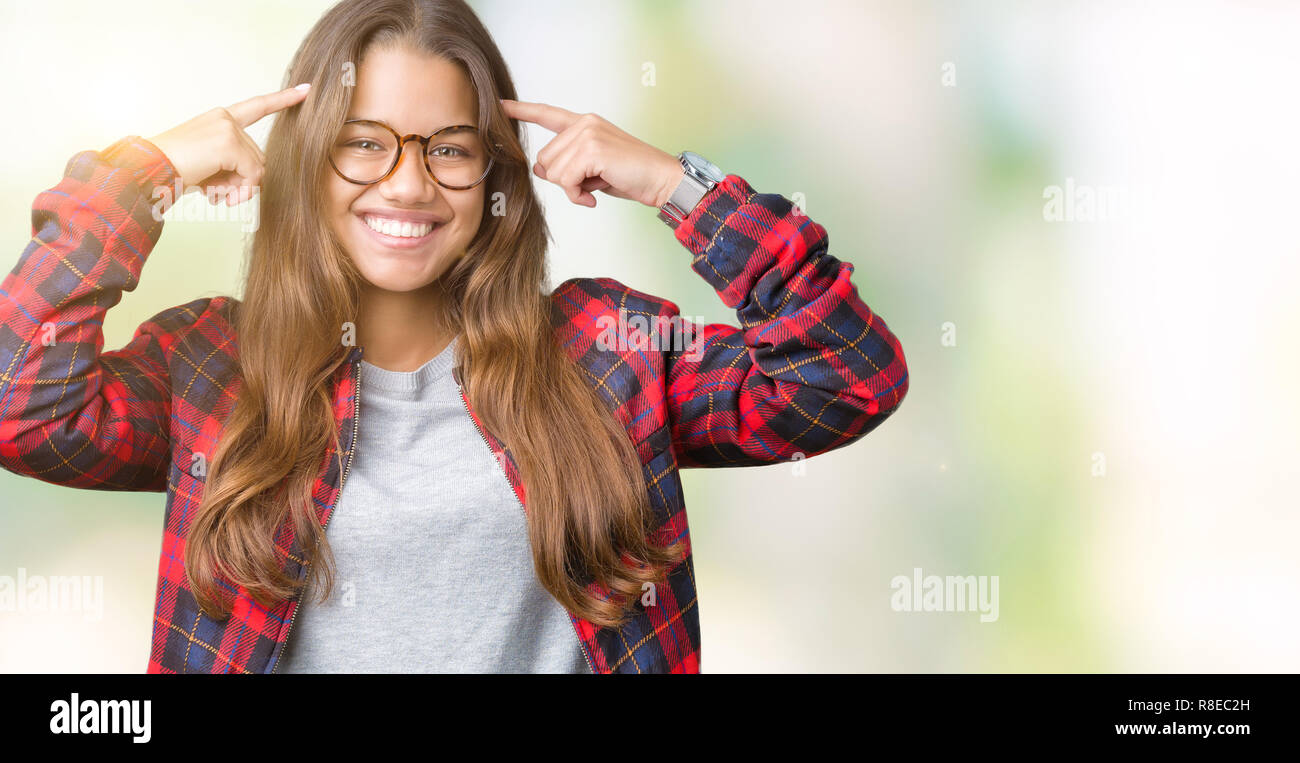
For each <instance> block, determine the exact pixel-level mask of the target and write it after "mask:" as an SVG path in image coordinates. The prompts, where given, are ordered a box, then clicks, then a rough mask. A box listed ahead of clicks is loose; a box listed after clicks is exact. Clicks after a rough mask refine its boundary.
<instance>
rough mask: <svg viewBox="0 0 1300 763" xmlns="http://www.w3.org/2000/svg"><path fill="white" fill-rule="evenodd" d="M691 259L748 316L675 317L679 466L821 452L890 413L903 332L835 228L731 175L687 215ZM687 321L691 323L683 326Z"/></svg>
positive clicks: (672, 416)
mask: <svg viewBox="0 0 1300 763" xmlns="http://www.w3.org/2000/svg"><path fill="white" fill-rule="evenodd" d="M676 237H677V240H678V241H679V242H681V244H682V245H684V246H685V247H686V248H687V249H688V250H690V252H691V254H692V255H693V260H692V263H691V267H692V268H693V269H694V270H695V272H697V273H698V274H699V275H700V276H702V277H703V278H704V279H705V280H706V281H708V282H709V284H710V285H711V286H712V287H713V288H714V290H715V291H717V293H718V296H719V297H721V298H722V300H723V302H725V303H726V304H727V306H729V307H731V308H733V309H735V311H736V316H737V319H738V322H739V326H730V325H725V324H708V325H699V324H696V323H692V322H689V321H685V320H682V319H681V318H680V316H679V314H678V310H677V306H676V305H675V304H673V303H672V302H669V301H666V300H664V301H661V302H660V308H659V310H658V312H659V316H660V317H659V324H660V325H664V323H665V320H664V319H668V320H667V326H668V329H669V331H670V333H671V335H672V336H673V340H672V342H671V343H669V344H668V345H667V350H668V351H667V353H666V358H665V361H664V364H665V373H666V377H667V378H666V380H665V396H666V398H667V409H668V418H669V421H670V424H671V432H672V439H673V445H674V450H675V451H676V452H677V455H678V460H679V463H680V465H681V466H683V467H687V466H696V467H717V466H746V465H756V464H766V463H774V462H778V461H788V460H791V459H794V458H800V457H811V456H813V455H816V454H818V453H823V452H826V451H829V450H833V449H835V448H838V447H841V446H843V445H845V444H847V443H849V442H851V441H853V440H855V439H857V438H859V437H862V436H863V435H865V434H867V433H868V432H870V431H871V430H873V429H874V428H876V427H877V426H879V425H880V423H881V422H883V421H884V420H885V418H886V417H887V416H889V415H890V414H891V413H893V412H894V411H895V410H896V409H897V408H898V406H899V404H900V403H901V402H902V400H903V396H904V395H906V394H907V386H908V374H907V361H906V359H905V358H904V356H903V348H902V345H901V344H900V342H899V340H898V338H897V337H896V336H895V335H894V334H893V333H892V332H891V331H890V330H889V327H888V326H886V325H885V321H884V320H883V319H882V318H881V317H880V316H879V315H877V314H876V313H875V312H874V311H872V309H871V308H870V307H868V306H867V305H866V303H865V302H863V301H862V299H861V298H860V297H859V296H858V292H857V288H856V286H855V285H854V283H853V281H852V278H851V277H852V274H853V270H854V268H853V265H852V264H850V263H848V262H844V261H841V260H839V259H837V258H835V257H834V256H832V255H831V254H830V253H829V252H828V250H827V245H828V238H827V233H826V229H825V228H824V227H822V226H821V225H819V224H817V223H816V222H814V221H813V220H812V219H811V218H810V217H808V216H807V215H806V214H804V213H803V212H802V211H801V210H799V209H798V208H797V207H796V206H794V205H793V204H792V203H791V202H790V201H789V200H787V199H785V198H784V197H782V196H780V195H778V194H770V193H766V194H765V193H757V192H755V191H754V189H753V188H752V187H750V185H749V184H748V183H747V182H746V181H745V180H744V179H743V178H741V177H739V176H736V175H729V176H727V178H726V179H725V180H724V181H723V182H722V183H720V184H719V185H718V186H716V187H715V188H714V189H713V190H711V191H710V192H709V193H708V194H707V195H706V196H705V197H704V198H703V199H702V200H701V201H700V204H699V205H697V206H696V208H695V209H694V210H693V211H692V212H691V214H690V215H689V216H688V217H687V218H686V220H684V221H683V222H682V224H681V225H680V226H678V228H677V230H676ZM678 334H680V336H677V335H678Z"/></svg>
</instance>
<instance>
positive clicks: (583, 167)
mask: <svg viewBox="0 0 1300 763" xmlns="http://www.w3.org/2000/svg"><path fill="white" fill-rule="evenodd" d="M501 107H502V109H503V110H504V111H505V113H506V115H507V116H509V117H512V118H514V119H518V120H521V121H524V122H533V123H535V124H539V125H541V126H542V127H545V128H546V129H548V130H550V131H551V132H553V133H556V136H555V137H554V138H552V139H551V141H550V142H549V143H547V144H546V145H545V146H544V147H543V148H542V150H541V151H539V152H538V154H537V163H536V164H534V165H533V172H534V173H536V175H537V176H538V177H540V178H542V179H543V180H549V181H551V182H552V183H555V184H556V185H558V186H559V187H561V188H563V189H564V192H565V193H566V194H567V195H568V197H569V201H572V202H573V203H574V204H581V205H583V206H585V207H594V206H596V197H595V196H592V192H593V191H604V192H605V193H607V194H609V195H610V196H615V197H617V198H620V199H632V200H633V201H639V202H641V203H642V204H645V205H647V206H651V207H660V206H662V205H663V204H665V203H667V201H668V197H669V196H671V195H672V192H673V191H674V190H675V189H676V188H677V184H678V183H679V182H681V179H682V165H681V162H679V161H678V160H677V157H675V156H673V155H672V154H670V153H668V152H666V151H661V150H659V149H657V148H655V147H654V146H652V145H650V144H649V143H645V142H644V141H641V140H637V139H636V138H635V137H633V136H631V135H629V134H627V133H626V132H623V131H622V130H620V129H618V128H617V127H615V126H614V125H612V124H610V123H609V122H607V121H605V119H604V118H603V117H600V116H598V115H596V114H575V113H573V112H572V111H568V110H566V109H562V108H560V107H558V106H551V105H549V104H545V103H529V102H528V101H512V100H510V99H508V98H502V99H501Z"/></svg>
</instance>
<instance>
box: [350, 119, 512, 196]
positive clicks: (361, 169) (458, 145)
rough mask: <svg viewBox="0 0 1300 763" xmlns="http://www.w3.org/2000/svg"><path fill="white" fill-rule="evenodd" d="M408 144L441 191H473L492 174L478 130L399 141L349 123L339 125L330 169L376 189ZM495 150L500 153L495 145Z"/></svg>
mask: <svg viewBox="0 0 1300 763" xmlns="http://www.w3.org/2000/svg"><path fill="white" fill-rule="evenodd" d="M408 140H414V141H416V142H418V143H419V144H420V148H421V149H422V150H423V154H424V168H425V169H426V170H428V172H429V176H430V177H432V178H433V182H435V183H437V184H438V185H440V186H442V187H443V188H449V189H452V190H457V191H460V190H465V189H467V188H473V187H474V186H476V185H478V184H479V183H481V182H483V179H484V178H486V177H487V175H488V172H489V171H490V170H491V169H492V163H493V161H494V160H493V157H491V156H489V155H488V152H487V148H486V145H485V144H484V142H483V139H482V137H481V136H480V135H479V131H478V128H477V127H473V126H471V125H450V126H448V127H444V128H442V129H441V130H438V131H437V132H435V133H433V134H432V135H428V136H423V135H417V134H415V133H412V134H410V135H398V134H397V131H396V130H394V129H393V128H391V127H389V126H388V125H386V124H384V123H383V122H378V121H375V120H372V119H349V120H347V121H346V122H344V123H343V127H342V129H340V130H339V135H338V138H337V139H336V140H335V141H334V146H333V147H332V148H331V149H330V153H329V160H330V166H332V167H333V168H334V171H335V172H336V173H338V176H339V177H341V178H343V179H344V180H346V181H348V182H349V183H355V184H357V185H373V184H375V183H380V182H383V181H384V180H387V179H388V178H389V177H390V176H391V175H392V174H393V171H394V170H396V169H397V164H398V162H400V161H401V158H402V149H403V148H404V147H405V146H406V142H407V141H408ZM494 145H495V146H496V147H497V148H501V145H500V144H499V143H498V144H494Z"/></svg>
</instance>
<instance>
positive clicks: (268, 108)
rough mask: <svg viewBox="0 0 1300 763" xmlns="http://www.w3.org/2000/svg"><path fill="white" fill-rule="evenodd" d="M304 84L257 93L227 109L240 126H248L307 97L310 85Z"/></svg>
mask: <svg viewBox="0 0 1300 763" xmlns="http://www.w3.org/2000/svg"><path fill="white" fill-rule="evenodd" d="M303 85H307V83H305V82H304V83H303ZM303 85H298V86H297V87H290V88H285V89H284V90H280V91H277V92H274V93H267V94H265V95H255V96H253V97H252V98H249V99H248V100H246V101H240V102H239V103H236V104H235V105H233V106H229V107H227V108H226V110H227V111H229V112H230V114H231V116H233V117H234V118H235V121H236V122H238V123H239V126H240V127H248V126H249V125H251V124H253V123H254V122H256V121H257V120H259V119H261V118H262V117H264V116H266V115H267V114H274V113H275V112H277V111H280V110H282V109H287V108H289V107H290V106H292V105H294V104H295V103H298V102H300V101H301V100H302V99H304V98H306V97H307V90H308V88H309V87H310V85H308V87H303ZM299 88H302V89H301V90H300V89H299Z"/></svg>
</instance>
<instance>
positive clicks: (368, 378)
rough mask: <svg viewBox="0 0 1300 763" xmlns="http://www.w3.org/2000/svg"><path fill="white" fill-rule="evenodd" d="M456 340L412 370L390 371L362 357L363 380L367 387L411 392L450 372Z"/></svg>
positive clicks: (454, 355) (454, 357)
mask: <svg viewBox="0 0 1300 763" xmlns="http://www.w3.org/2000/svg"><path fill="white" fill-rule="evenodd" d="M458 340H459V337H456V338H453V339H452V340H451V342H450V343H449V344H448V345H447V346H446V347H445V348H443V350H442V352H439V353H438V354H437V355H435V356H433V357H432V358H430V359H429V360H428V361H426V362H425V363H424V365H422V366H420V367H419V368H417V369H415V370H414V371H390V370H388V369H386V368H380V367H379V366H377V365H375V364H373V363H371V362H370V361H368V360H364V359H363V360H362V361H361V375H362V378H363V381H364V382H365V384H366V386H368V387H371V388H374V389H381V390H385V391H388V392H412V391H415V390H419V389H423V388H424V387H426V386H428V385H429V384H431V383H433V382H434V381H437V380H438V379H441V378H443V377H444V376H447V375H449V374H450V373H451V369H452V365H453V364H454V363H455V361H456V344H457V342H458Z"/></svg>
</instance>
